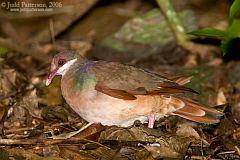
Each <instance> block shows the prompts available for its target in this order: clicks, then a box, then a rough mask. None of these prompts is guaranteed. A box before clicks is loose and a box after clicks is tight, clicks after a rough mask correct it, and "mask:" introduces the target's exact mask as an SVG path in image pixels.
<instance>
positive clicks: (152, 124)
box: [147, 113, 155, 128]
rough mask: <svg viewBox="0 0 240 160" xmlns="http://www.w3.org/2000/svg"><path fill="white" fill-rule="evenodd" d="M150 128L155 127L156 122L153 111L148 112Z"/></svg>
mask: <svg viewBox="0 0 240 160" xmlns="http://www.w3.org/2000/svg"><path fill="white" fill-rule="evenodd" d="M147 117H148V128H153V126H154V122H155V115H154V114H153V113H149V114H148V116H147Z"/></svg>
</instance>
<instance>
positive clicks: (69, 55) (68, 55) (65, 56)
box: [46, 50, 82, 86]
mask: <svg viewBox="0 0 240 160" xmlns="http://www.w3.org/2000/svg"><path fill="white" fill-rule="evenodd" d="M79 59H82V58H81V56H80V55H79V54H77V53H75V52H74V51H68V50H67V51H63V52H60V53H58V54H56V55H55V56H54V57H53V60H52V63H51V69H50V72H49V73H48V76H47V80H46V86H48V85H49V84H50V83H51V82H52V80H53V78H54V77H55V76H56V75H64V74H65V72H66V71H67V70H68V69H69V67H70V66H71V65H72V64H73V63H75V62H76V61H77V60H79Z"/></svg>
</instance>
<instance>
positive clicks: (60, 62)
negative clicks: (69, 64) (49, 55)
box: [58, 59, 66, 66]
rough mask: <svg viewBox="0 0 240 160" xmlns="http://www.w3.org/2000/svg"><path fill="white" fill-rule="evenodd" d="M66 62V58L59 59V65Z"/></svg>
mask: <svg viewBox="0 0 240 160" xmlns="http://www.w3.org/2000/svg"><path fill="white" fill-rule="evenodd" d="M65 63H66V60H65V59H59V61H58V65H59V66H62V65H64V64H65Z"/></svg>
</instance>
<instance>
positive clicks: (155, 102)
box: [46, 50, 222, 128]
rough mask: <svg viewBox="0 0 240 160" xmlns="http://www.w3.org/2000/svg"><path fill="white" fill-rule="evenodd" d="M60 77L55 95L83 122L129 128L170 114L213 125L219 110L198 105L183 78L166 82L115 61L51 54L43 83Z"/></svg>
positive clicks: (142, 70)
mask: <svg viewBox="0 0 240 160" xmlns="http://www.w3.org/2000/svg"><path fill="white" fill-rule="evenodd" d="M57 75H61V76H62V78H61V91H62V95H63V97H64V99H65V100H66V102H67V103H68V104H69V106H70V107H71V108H72V109H73V110H74V111H75V112H76V113H77V114H78V115H79V116H80V117H82V118H83V119H85V120H86V121H88V122H89V123H101V124H102V125H107V126H112V125H116V126H119V127H129V126H131V125H133V124H134V122H135V121H136V120H139V121H140V122H141V123H148V127H149V128H153V126H154V122H155V121H156V120H159V119H160V118H163V117H167V116H170V115H174V116H179V117H182V118H185V119H188V120H191V121H195V122H199V123H218V122H219V119H220V116H222V112H219V111H217V110H216V109H214V108H211V107H209V106H207V105H204V104H201V103H198V102H196V101H194V100H192V99H190V98H188V97H186V93H196V92H195V91H194V90H192V89H190V88H187V87H185V86H183V85H184V84H185V83H188V82H189V81H190V78H189V77H178V78H167V77H166V76H162V75H160V74H156V73H152V72H150V71H147V70H144V69H140V68H136V67H134V66H131V65H127V64H121V63H118V62H107V61H102V60H99V61H91V60H88V59H85V58H83V57H81V56H80V55H79V54H77V53H75V52H74V51H70V50H67V51H62V52H60V53H58V54H56V55H55V56H54V58H53V60H52V63H51V69H50V72H49V74H48V77H47V80H46V85H47V86H48V85H49V84H51V82H52V80H53V78H54V77H55V76H57Z"/></svg>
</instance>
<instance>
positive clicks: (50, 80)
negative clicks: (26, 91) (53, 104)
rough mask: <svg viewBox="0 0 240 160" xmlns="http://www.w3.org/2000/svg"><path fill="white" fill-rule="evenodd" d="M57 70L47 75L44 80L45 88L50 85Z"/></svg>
mask: <svg viewBox="0 0 240 160" xmlns="http://www.w3.org/2000/svg"><path fill="white" fill-rule="evenodd" d="M57 70H58V68H56V69H54V70H52V71H51V72H49V73H48V76H47V80H46V86H48V85H49V84H51V82H52V80H53V78H54V77H55V75H56V73H57Z"/></svg>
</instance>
